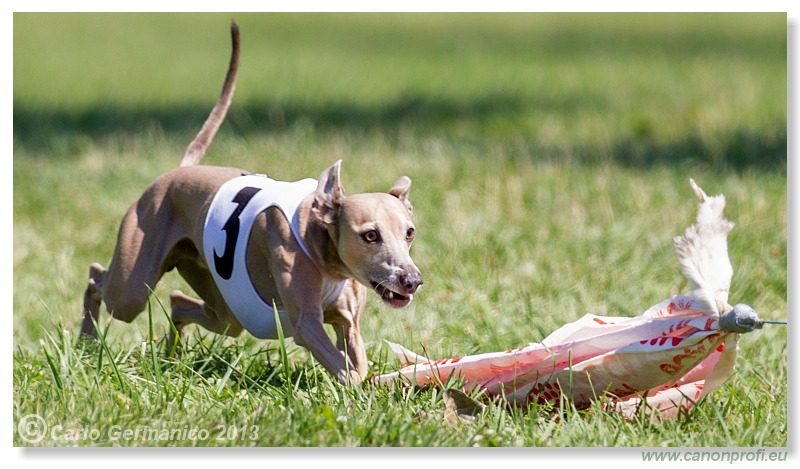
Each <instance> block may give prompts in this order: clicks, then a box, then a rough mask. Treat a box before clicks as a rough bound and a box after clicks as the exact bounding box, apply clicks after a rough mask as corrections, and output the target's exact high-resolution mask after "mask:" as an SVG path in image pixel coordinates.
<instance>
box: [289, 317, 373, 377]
mask: <svg viewBox="0 0 800 469" xmlns="http://www.w3.org/2000/svg"><path fill="white" fill-rule="evenodd" d="M322 319H323V316H322V308H320V307H316V308H313V309H306V310H304V311H301V312H300V315H299V317H298V320H297V322H296V323H295V324H294V341H295V342H296V343H297V344H298V345H301V346H303V347H305V348H307V349H308V350H309V351H310V352H311V355H313V356H314V358H316V359H317V361H319V362H320V363H321V364H322V366H324V367H325V369H326V370H328V372H330V373H331V374H332V375H333V376H335V377H336V378H337V379H338V380H339V381H340V382H341V383H347V382H348V381H350V382H351V383H353V384H361V382H362V381H363V380H364V378H363V376H362V375H361V374H360V373H359V372H358V367H357V366H356V365H355V364H354V363H353V362H352V361H351V360H350V358H349V357H348V356H346V355H344V354H342V352H340V351H339V349H337V348H336V347H335V346H334V345H333V342H331V339H330V337H328V334H327V333H326V332H325V328H324V327H323V325H322Z"/></svg>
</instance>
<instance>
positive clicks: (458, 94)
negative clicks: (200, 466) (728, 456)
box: [13, 13, 788, 446]
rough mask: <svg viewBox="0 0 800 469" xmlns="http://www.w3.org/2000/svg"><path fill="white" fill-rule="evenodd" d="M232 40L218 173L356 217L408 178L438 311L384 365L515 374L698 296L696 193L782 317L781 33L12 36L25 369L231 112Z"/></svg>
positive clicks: (282, 30)
mask: <svg viewBox="0 0 800 469" xmlns="http://www.w3.org/2000/svg"><path fill="white" fill-rule="evenodd" d="M232 19H235V20H236V22H237V23H238V25H239V27H240V29H241V37H242V58H241V67H240V73H239V81H238V84H237V91H236V96H235V98H234V102H233V106H232V107H231V110H230V112H229V115H228V119H227V121H226V122H225V124H224V125H223V126H222V128H221V130H220V133H219V135H218V136H217V139H216V140H215V142H214V144H213V145H212V146H211V148H210V149H209V151H208V153H207V154H206V156H205V159H204V163H206V164H212V165H232V166H238V167H242V168H245V169H247V170H251V171H258V172H266V173H269V174H270V175H271V176H273V177H275V178H278V179H286V180H291V179H298V178H302V177H309V176H310V177H316V176H317V175H319V174H320V172H322V170H323V169H325V168H326V167H327V166H329V165H330V164H332V163H333V162H334V161H335V160H337V159H340V158H342V159H343V160H344V164H343V178H344V183H345V187H346V188H347V190H348V192H349V193H355V192H364V191H385V190H388V188H389V187H390V186H391V184H392V183H393V182H394V181H395V180H396V179H397V177H399V176H400V175H402V174H407V175H408V176H410V177H411V179H412V180H413V185H412V189H411V200H412V203H413V204H414V207H415V223H416V225H417V228H418V237H417V240H416V241H415V244H414V246H413V248H412V255H413V257H414V259H415V261H416V263H417V264H418V265H419V267H420V268H421V270H422V272H423V275H424V276H425V287H424V288H423V289H422V290H421V291H420V293H419V294H418V295H416V298H415V301H414V302H413V303H412V305H411V306H410V307H409V308H406V309H404V310H400V311H397V310H389V309H388V308H386V307H384V306H382V305H381V304H380V302H379V300H378V299H377V298H376V297H374V296H373V297H372V298H370V300H369V303H368V306H367V312H366V314H365V317H364V320H363V324H362V332H363V335H364V337H365V341H366V342H367V346H368V348H369V355H370V358H371V359H373V360H374V361H376V362H378V361H380V360H379V358H380V357H381V354H385V350H384V349H383V347H382V342H381V341H382V340H383V339H388V340H391V341H393V342H398V343H401V344H403V345H406V346H407V347H409V348H412V349H417V350H419V348H420V346H425V347H426V348H427V350H428V351H429V352H430V353H431V354H432V355H433V356H435V357H445V356H452V355H465V354H468V353H475V352H488V351H495V350H504V349H507V348H511V347H516V346H519V345H522V344H525V343H528V342H536V341H540V340H541V339H542V338H543V337H544V336H546V335H547V334H549V333H550V332H551V331H553V330H554V329H556V328H557V327H560V326H561V325H563V324H564V323H566V322H568V321H571V320H574V319H577V318H578V317H580V316H582V315H583V314H585V313H587V312H591V313H595V314H605V315H622V316H633V315H638V314H641V313H642V312H643V311H645V310H646V309H647V308H649V307H650V306H651V305H653V304H655V303H657V302H660V301H662V300H664V299H665V298H667V297H668V296H669V295H672V294H676V293H688V289H687V284H686V282H685V280H683V278H682V276H681V274H680V272H679V269H678V265H677V261H676V260H675V255H674V252H673V248H672V239H673V237H674V236H676V235H679V234H681V233H682V232H683V230H684V229H685V228H686V227H687V226H689V224H691V223H692V222H693V220H694V217H695V211H696V200H695V198H694V195H693V193H692V192H691V189H690V188H689V185H688V179H689V178H690V177H692V178H694V179H695V180H697V182H698V183H699V184H700V185H701V186H702V187H703V188H704V189H705V190H706V192H708V193H709V194H718V193H724V194H725V195H726V197H727V200H728V207H727V210H726V214H727V216H728V218H729V219H730V220H732V221H734V222H735V223H736V228H735V229H734V231H733V232H732V233H731V236H730V237H729V247H730V255H731V260H732V263H733V267H734V279H733V286H732V289H731V301H732V302H733V303H736V302H744V303H748V304H751V305H752V306H754V307H755V308H756V310H757V311H759V314H760V315H761V316H762V317H764V318H770V319H783V318H786V317H787V314H788V312H787V304H786V297H787V284H786V278H787V257H786V253H787V241H786V235H787V180H786V165H787V143H786V142H787V106H786V100H787V62H786V57H787V41H786V40H787V18H786V15H785V14H781V13H771V14H767V13H740V14H733V13H731V14H724V13H715V14H677V13H669V14H666V13H663V14H662V13H659V14H600V13H593V14H577V13H575V14H538V13H531V14H527V13H526V14H522V13H517V14H428V13H426V14H266V13H264V14H244V13H235V14H187V13H180V14H143V13H136V14H132V13H131V14H85V13H69V14H43V13H39V14H27V13H16V14H14V72H13V73H14V132H13V136H14V168H13V171H14V202H13V204H14V324H15V327H14V331H13V334H14V340H15V345H16V346H17V347H18V348H20V349H21V350H35V349H36V347H37V344H38V339H40V338H42V336H43V335H44V334H45V332H46V331H49V330H52V329H53V327H60V328H62V327H63V328H64V329H67V330H70V331H73V332H76V331H77V329H78V326H79V323H80V316H81V315H80V309H81V300H82V294H83V290H84V288H85V284H86V278H87V274H88V266H89V264H90V263H91V262H93V261H99V262H101V263H103V264H107V262H108V259H110V256H111V254H112V252H113V248H114V243H115V237H116V230H117V227H118V224H119V221H120V219H121V217H122V215H123V213H124V211H125V209H126V208H127V207H128V206H129V204H131V203H132V202H133V201H134V200H136V198H137V197H138V196H139V195H140V194H141V192H142V191H143V190H144V188H145V187H146V186H147V185H148V184H149V183H150V182H151V181H152V180H153V179H154V178H155V177H157V176H158V175H159V174H161V173H163V172H165V171H168V170H169V169H171V168H173V167H175V166H176V165H177V164H178V161H179V159H180V156H181V155H182V154H183V151H184V150H185V147H186V145H188V143H189V142H190V141H191V139H192V138H193V136H194V135H195V134H196V132H197V131H198V130H199V128H200V126H201V124H202V122H203V121H204V119H205V118H206V116H207V114H208V112H209V111H210V109H211V107H212V106H213V104H214V102H215V100H216V97H217V96H218V93H219V91H220V88H221V85H222V81H223V78H224V74H225V70H226V67H227V63H228V58H229V53H230V39H229V24H230V21H231V20H232ZM172 288H185V286H184V285H183V284H182V282H181V280H180V279H179V278H177V275H167V276H166V277H165V279H164V281H163V282H162V283H161V284H159V287H158V288H157V289H156V295H158V296H159V297H160V298H162V301H166V292H168V291H169V290H170V289H172ZM143 316H146V315H143ZM107 317H108V316H107V315H105V316H104V318H106V319H105V320H107ZM158 319H162V321H157V327H158V328H159V330H160V331H161V332H160V333H163V331H164V330H165V329H166V321H163V319H164V318H160V317H159V318H158ZM144 321H145V322H144V323H143V322H142V321H139V322H138V323H137V325H134V326H127V325H124V324H121V323H114V324H113V325H112V327H111V330H110V338H112V340H111V343H114V344H136V343H139V342H141V341H142V340H143V338H145V337H146V336H147V332H146V318H145V319H144ZM239 340H240V341H243V343H245V344H246V346H248V347H254V348H259V347H266V346H267V345H266V344H264V343H262V342H257V341H253V340H252V339H249V338H243V339H239ZM741 346H742V352H741V353H740V357H739V361H738V366H739V368H737V370H739V371H737V373H739V374H737V375H736V376H734V378H732V380H731V384H730V388H728V390H729V391H730V393H731V394H735V393H734V392H733V391H732V390H734V389H736V390H738V389H747V390H748V391H747V392H750V391H751V390H752V391H753V393H754V394H753V397H752V399H756V400H758V399H762V398H763V396H781V395H782V393H783V391H785V389H786V369H785V368H786V329H785V328H779V327H773V328H768V329H765V330H763V331H760V332H757V333H754V334H749V335H747V336H745V337H743V339H742V342H741ZM302 353H303V352H302V351H298V352H297V354H298V355H300V356H302ZM750 383H756V384H750ZM743 392H744V391H743ZM726 395H727V394H726ZM784 396H785V394H784ZM776 398H777V397H776ZM783 399H785V397H784V398H783ZM737 403H739V402H738V401H737ZM785 404H786V402H785V400H782V401H779V402H777V403H776V405H777V408H778V409H779V413H780V409H785ZM748 406H750V404H746V405H744V404H743V408H744V407H748ZM741 418H745V417H741ZM762 418H767V417H764V416H763V415H762ZM767 420H768V422H766V426H765V425H761V426H758V425H751V424H752V422H750V423H743V424H741V425H738V427H737V428H748V429H750V430H748V431H749V432H750V433H755V434H757V436H753V435H750V436H752V438H751V439H749V440H746V441H747V442H749V443H752V444H767V445H770V444H771V445H779V446H780V445H781V444H785V441H786V440H785V438H786V433H785V429H786V427H785V414H784V415H783V418H780V417H779V418H776V417H775V416H774V415H773V416H771V417H768V418H767ZM733 425H734V426H736V423H734V424H733ZM745 433H747V432H745ZM642 438H645V439H643V440H634V442H633V444H637V443H639V444H649V443H652V442H650V440H647V439H646V437H645V436H642ZM570 441H571V442H572V443H575V441H573V440H570ZM731 441H734V442H735V441H736V440H735V438H734V439H733V440H731V439H727V440H725V439H723V440H715V439H713V438H712V439H710V440H707V439H702V438H701V439H700V440H697V441H695V443H698V442H699V443H698V444H703V443H709V442H710V443H712V444H722V445H727V444H729V443H731ZM580 442H581V440H580V439H578V440H577V444H580ZM595 443H596V440H595ZM589 444H593V443H591V442H590V443H589ZM678 444H680V443H679V442H678Z"/></svg>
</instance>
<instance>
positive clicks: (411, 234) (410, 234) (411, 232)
mask: <svg viewBox="0 0 800 469" xmlns="http://www.w3.org/2000/svg"><path fill="white" fill-rule="evenodd" d="M413 240H414V228H409V229H407V230H406V241H413Z"/></svg>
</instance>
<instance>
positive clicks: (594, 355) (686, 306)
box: [373, 181, 765, 419]
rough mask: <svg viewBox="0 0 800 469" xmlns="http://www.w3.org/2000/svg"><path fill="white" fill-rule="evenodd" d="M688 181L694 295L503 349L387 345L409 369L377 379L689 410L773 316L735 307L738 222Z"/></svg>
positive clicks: (684, 260) (521, 400) (719, 199)
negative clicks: (462, 352)
mask: <svg viewBox="0 0 800 469" xmlns="http://www.w3.org/2000/svg"><path fill="white" fill-rule="evenodd" d="M690 183H691V185H692V188H693V189H694V191H695V194H696V195H697V197H698V198H699V199H700V207H699V210H698V215H697V222H696V223H695V225H693V226H691V227H689V228H688V229H687V230H686V234H685V236H679V237H677V238H675V248H676V251H677V253H678V260H679V261H680V264H681V270H682V271H683V274H684V275H685V276H686V278H687V279H688V280H689V282H690V283H691V286H692V295H691V296H682V295H677V296H673V297H672V298H670V299H668V300H665V301H663V302H661V303H659V304H657V305H655V306H653V307H651V308H650V309H648V310H647V311H645V312H644V313H643V314H642V315H641V316H637V317H632V318H629V317H602V316H595V315H592V314H587V315H585V316H584V317H582V318H581V319H579V320H577V321H575V322H573V323H570V324H567V325H565V326H563V327H561V328H559V329H557V330H556V331H554V332H553V333H552V334H550V335H549V336H548V337H547V338H545V339H544V340H543V341H542V342H541V343H535V344H529V345H528V346H526V347H522V348H517V349H513V350H506V351H504V352H492V353H484V354H478V355H470V356H465V357H456V358H448V359H444V360H435V361H432V360H429V359H428V358H426V357H423V356H421V355H418V354H415V353H413V352H411V351H409V350H408V349H406V348H404V347H402V346H400V345H397V344H393V343H389V346H390V348H391V349H392V351H393V352H394V353H395V354H396V355H397V356H398V357H399V358H400V360H401V361H402V362H403V363H404V365H405V366H404V367H403V368H402V369H400V370H398V371H396V372H394V373H388V374H384V375H379V376H376V377H374V378H373V381H374V382H377V383H382V384H386V385H397V384H401V383H410V384H414V385H425V384H437V383H439V384H440V383H445V382H447V380H448V379H450V378H459V379H461V380H462V382H463V383H464V386H465V388H466V389H475V388H480V389H482V390H484V391H485V392H486V393H487V394H488V395H489V396H504V397H505V398H506V399H507V400H508V402H512V403H516V404H518V405H525V404H527V403H528V402H532V401H535V402H539V403H544V402H557V401H558V400H559V399H562V398H565V399H569V400H570V401H572V402H573V403H574V404H575V405H576V406H579V407H581V406H586V405H588V404H589V403H590V402H592V401H594V400H597V399H603V400H604V402H605V404H604V405H605V407H606V408H607V409H609V410H616V411H619V412H623V413H624V414H625V415H627V416H631V415H633V414H634V413H636V412H637V411H638V410H639V409H642V410H643V411H645V412H647V413H652V414H653V416H654V417H658V418H662V419H664V418H671V417H673V416H674V415H676V414H677V413H678V412H679V411H680V410H681V409H689V408H691V407H692V406H693V405H694V404H695V403H696V402H697V400H698V399H700V398H701V397H703V396H705V395H706V394H708V393H710V392H711V391H713V390H714V389H716V388H717V387H718V386H719V385H720V384H722V383H723V382H724V381H725V380H726V379H727V378H728V377H729V376H730V373H731V371H732V370H733V367H734V363H735V361H736V349H737V341H738V339H739V337H740V334H741V333H742V332H749V331H751V330H753V329H756V328H760V327H761V325H763V324H764V322H765V321H761V320H759V319H758V316H756V315H755V312H754V311H753V310H752V308H750V307H749V306H747V305H736V307H732V306H730V305H729V304H728V289H729V287H730V280H731V277H732V274H733V270H732V268H731V265H730V261H729V259H728V249H727V234H728V232H729V231H730V230H731V229H732V228H733V224H732V223H731V222H729V221H727V220H725V219H724V218H723V217H722V211H723V209H724V207H725V198H724V197H723V196H722V195H718V196H715V197H708V196H707V195H706V194H705V193H704V192H703V191H702V189H700V188H699V187H698V186H697V185H696V184H695V183H694V181H690Z"/></svg>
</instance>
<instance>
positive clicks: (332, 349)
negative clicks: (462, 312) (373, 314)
mask: <svg viewBox="0 0 800 469" xmlns="http://www.w3.org/2000/svg"><path fill="white" fill-rule="evenodd" d="M231 37H232V42H233V53H232V56H231V60H230V66H229V69H228V74H227V76H226V79H225V84H224V86H223V90H222V94H221V95H220V98H219V100H218V101H217V103H216V105H215V106H214V109H213V110H212V111H211V114H210V115H209V117H208V119H207V120H206V122H205V124H204V125H203V128H202V129H201V130H200V132H199V133H198V135H197V137H195V139H194V140H193V141H192V143H191V144H190V145H189V147H188V149H187V151H186V154H185V155H184V157H183V159H182V160H181V164H180V167H178V168H177V169H175V170H173V171H171V172H169V173H167V174H164V175H162V176H161V177H159V178H158V179H156V180H155V182H153V183H152V184H151V185H150V187H148V188H147V189H146V190H145V192H144V194H143V195H142V196H141V198H139V200H138V201H137V202H136V203H134V204H133V205H132V206H131V207H130V209H129V210H128V212H127V213H126V214H125V216H124V218H123V220H122V224H121V226H120V229H119V235H118V240H117V245H116V249H115V251H114V256H113V258H112V260H111V264H110V265H109V267H108V269H104V268H103V267H102V266H101V265H100V264H97V263H94V264H92V266H91V267H90V270H89V281H88V286H87V288H86V293H85V294H84V318H83V325H82V327H81V334H82V335H88V336H96V334H97V332H96V330H95V327H96V323H97V320H98V317H99V314H100V305H101V302H105V304H106V309H107V310H108V311H109V313H110V314H111V316H113V317H114V318H116V319H120V320H123V321H126V322H130V321H132V320H133V319H134V318H135V317H136V316H137V315H138V314H139V313H141V312H142V311H143V310H144V309H145V307H146V305H147V300H148V293H149V291H150V289H151V288H154V287H155V285H156V283H157V282H158V281H159V279H160V278H161V276H162V275H163V274H164V273H165V272H168V271H170V270H172V269H175V268H177V269H178V272H179V273H180V275H181V276H182V277H183V278H184V279H186V281H187V283H188V284H189V285H190V286H191V287H192V289H194V291H195V292H196V293H197V294H198V295H199V296H200V298H202V301H201V300H197V299H194V298H191V297H189V296H187V295H185V294H183V293H182V292H180V291H177V290H176V291H173V292H172V293H171V295H170V300H171V317H172V321H173V323H174V324H175V327H176V329H177V331H178V332H179V335H180V331H181V329H182V328H183V327H184V326H186V325H187V324H192V323H194V324H198V325H200V326H202V327H204V328H206V329H208V330H209V331H212V332H215V333H224V334H228V335H231V336H238V335H239V334H240V333H241V332H242V330H244V329H247V330H248V331H249V332H251V333H252V334H253V335H254V336H256V337H260V338H267V339H274V338H277V332H278V331H277V326H276V321H275V315H276V313H275V311H274V310H273V306H275V307H276V308H277V315H278V316H279V317H280V318H281V319H282V321H281V322H280V324H281V325H282V329H283V332H284V333H285V334H286V335H287V336H294V339H295V342H296V343H297V344H299V345H302V346H304V347H306V348H307V349H308V350H310V351H311V353H312V355H313V356H314V358H316V359H317V360H318V361H319V362H320V363H322V365H323V366H324V367H325V368H326V369H327V370H328V371H329V372H330V373H331V374H333V375H334V376H335V377H337V378H338V379H339V380H340V381H341V382H346V381H348V380H349V381H351V382H354V383H361V382H362V381H363V379H364V377H365V376H366V374H367V358H366V351H365V348H364V342H363V340H362V339H361V335H360V332H359V320H360V318H361V314H362V312H363V310H364V303H365V300H366V296H367V287H366V286H367V285H368V286H369V287H371V289H372V290H374V291H375V292H377V293H378V294H379V295H380V296H381V298H382V299H383V301H384V303H386V304H388V305H389V306H392V307H394V308H402V307H404V306H406V305H407V304H408V303H409V302H410V301H411V299H412V297H413V294H414V293H415V292H416V291H417V289H418V288H419V287H420V286H421V285H422V277H421V275H420V272H419V269H418V268H417V267H416V265H414V262H413V261H412V260H411V257H410V256H409V248H410V247H411V243H412V241H413V240H414V224H413V222H412V221H411V214H412V207H411V204H410V202H409V199H408V192H409V187H410V185H411V180H410V179H409V178H408V177H405V176H403V177H401V178H400V179H399V180H398V181H397V182H396V183H395V184H394V185H393V186H392V188H391V189H390V190H389V192H388V193H387V194H384V193H370V194H356V195H351V196H345V193H344V188H343V186H342V183H341V181H340V167H341V161H338V162H336V163H335V164H334V165H333V166H331V167H329V168H328V169H326V170H325V171H323V172H322V175H321V176H320V178H319V180H318V181H315V180H313V179H305V180H302V181H298V182H294V183H287V182H282V181H273V180H272V179H269V178H268V177H266V176H263V175H254V174H249V173H247V172H245V171H242V170H240V169H234V168H222V167H210V166H197V165H196V164H197V162H199V160H200V159H201V158H202V156H203V154H204V153H205V150H206V148H207V147H208V145H209V144H210V143H211V140H212V139H213V137H214V135H215V134H216V132H217V130H218V128H219V126H220V124H221V123H222V121H223V119H224V118H225V114H226V113H227V110H228V107H229V106H230V103H231V99H232V97H233V93H234V88H235V82H236V74H237V68H238V59H239V31H238V28H237V26H236V24H235V23H233V24H232V25H231ZM323 323H329V324H332V325H333V326H334V330H335V333H336V339H337V340H336V344H335V345H334V344H333V342H332V341H331V339H330V338H329V337H328V335H327V333H326V331H325V329H324V328H323ZM169 340H170V344H171V345H172V344H175V343H177V342H175V341H176V340H177V337H176V336H174V335H173V334H170V339H169Z"/></svg>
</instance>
